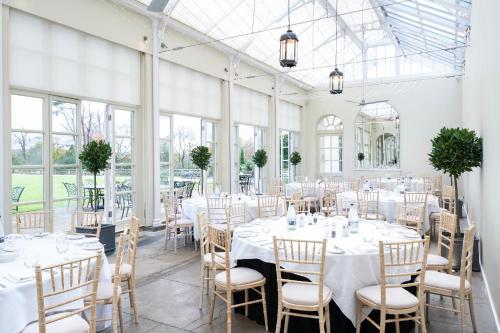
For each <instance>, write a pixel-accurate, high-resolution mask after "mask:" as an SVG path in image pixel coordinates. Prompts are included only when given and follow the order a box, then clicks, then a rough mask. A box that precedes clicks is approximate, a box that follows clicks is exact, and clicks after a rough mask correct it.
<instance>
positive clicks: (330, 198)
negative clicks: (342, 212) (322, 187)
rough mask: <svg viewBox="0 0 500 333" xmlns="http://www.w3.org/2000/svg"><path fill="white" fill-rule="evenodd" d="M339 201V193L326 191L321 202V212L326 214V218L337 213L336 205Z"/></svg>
mask: <svg viewBox="0 0 500 333" xmlns="http://www.w3.org/2000/svg"><path fill="white" fill-rule="evenodd" d="M336 201H337V192H334V191H329V190H327V191H325V193H324V194H323V197H322V198H321V200H320V205H321V212H322V213H323V214H325V216H330V215H332V214H334V213H335V211H336V209H337V208H336V206H335V203H336Z"/></svg>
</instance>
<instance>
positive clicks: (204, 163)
mask: <svg viewBox="0 0 500 333" xmlns="http://www.w3.org/2000/svg"><path fill="white" fill-rule="evenodd" d="M190 156H191V161H192V162H193V164H194V165H196V166H197V167H198V168H199V169H200V171H201V175H200V183H201V194H202V195H203V171H204V170H207V168H208V165H209V164H210V158H211V157H212V153H210V151H209V150H208V147H205V146H196V147H194V148H193V149H191V153H190Z"/></svg>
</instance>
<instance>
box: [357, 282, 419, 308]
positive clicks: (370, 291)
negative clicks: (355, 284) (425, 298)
mask: <svg viewBox="0 0 500 333" xmlns="http://www.w3.org/2000/svg"><path fill="white" fill-rule="evenodd" d="M381 288H382V286H380V285H376V286H369V287H364V288H361V289H359V290H358V291H356V294H357V295H358V296H359V297H361V298H364V299H366V300H368V301H370V302H372V303H375V304H379V305H381V304H382V298H381ZM417 304H418V298H417V297H415V295H413V294H412V293H410V292H408V291H406V290H405V289H403V288H386V305H387V307H388V308H390V309H407V308H411V307H413V306H415V305H417Z"/></svg>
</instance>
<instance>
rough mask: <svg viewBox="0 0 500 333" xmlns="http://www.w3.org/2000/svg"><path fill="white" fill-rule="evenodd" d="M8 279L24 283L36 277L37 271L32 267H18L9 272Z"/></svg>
mask: <svg viewBox="0 0 500 333" xmlns="http://www.w3.org/2000/svg"><path fill="white" fill-rule="evenodd" d="M6 277H7V279H8V280H9V281H12V282H13V283H22V282H26V281H29V280H32V279H34V278H35V271H34V270H31V269H27V268H26V269H16V270H13V271H10V272H8V273H7V276H6Z"/></svg>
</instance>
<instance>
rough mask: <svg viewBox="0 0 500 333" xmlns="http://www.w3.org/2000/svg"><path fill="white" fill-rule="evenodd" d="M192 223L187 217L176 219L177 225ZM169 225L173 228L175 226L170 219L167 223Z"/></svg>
mask: <svg viewBox="0 0 500 333" xmlns="http://www.w3.org/2000/svg"><path fill="white" fill-rule="evenodd" d="M192 224H193V221H191V220H188V219H180V220H177V226H178V227H179V226H181V227H182V226H183V225H192ZM168 226H169V227H171V228H173V227H174V226H175V223H174V222H173V221H172V222H170V223H169V224H168Z"/></svg>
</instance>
